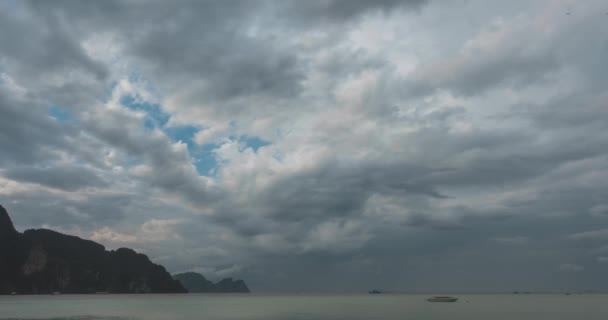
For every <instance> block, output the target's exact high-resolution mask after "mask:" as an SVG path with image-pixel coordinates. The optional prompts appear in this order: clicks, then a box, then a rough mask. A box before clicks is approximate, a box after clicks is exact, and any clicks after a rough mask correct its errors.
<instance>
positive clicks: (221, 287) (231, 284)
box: [173, 272, 250, 293]
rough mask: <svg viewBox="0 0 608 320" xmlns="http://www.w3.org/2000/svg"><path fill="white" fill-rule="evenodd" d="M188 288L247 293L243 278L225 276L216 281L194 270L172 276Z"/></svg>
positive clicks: (204, 290)
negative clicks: (235, 278) (236, 278)
mask: <svg viewBox="0 0 608 320" xmlns="http://www.w3.org/2000/svg"><path fill="white" fill-rule="evenodd" d="M173 278H174V279H176V280H179V282H181V284H182V285H183V286H184V287H186V289H188V292H197V293H249V292H250V291H249V288H248V287H247V285H246V284H245V281H243V280H232V278H225V279H222V280H220V281H219V282H218V283H215V284H214V283H213V282H211V281H209V280H207V279H206V278H205V277H204V276H203V275H202V274H199V273H196V272H186V273H180V274H176V275H174V276H173Z"/></svg>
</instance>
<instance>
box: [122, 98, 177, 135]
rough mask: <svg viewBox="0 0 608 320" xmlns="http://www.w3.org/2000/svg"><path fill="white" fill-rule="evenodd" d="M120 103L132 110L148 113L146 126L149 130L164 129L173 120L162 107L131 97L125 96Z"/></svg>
mask: <svg viewBox="0 0 608 320" xmlns="http://www.w3.org/2000/svg"><path fill="white" fill-rule="evenodd" d="M120 103H121V104H122V105H124V106H126V107H127V108H129V109H131V110H137V111H144V112H145V113H146V119H145V120H144V124H145V126H146V128H148V129H154V128H160V127H163V126H164V125H165V124H167V122H168V121H169V119H170V118H171V116H170V115H169V114H167V113H165V112H163V111H162V110H161V108H160V105H158V104H152V103H147V102H141V101H139V100H138V99H137V98H136V97H133V96H131V95H126V96H123V97H122V98H121V99H120Z"/></svg>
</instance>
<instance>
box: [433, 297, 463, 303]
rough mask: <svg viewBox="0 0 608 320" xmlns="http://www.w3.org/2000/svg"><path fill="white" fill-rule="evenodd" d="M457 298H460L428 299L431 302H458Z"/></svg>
mask: <svg viewBox="0 0 608 320" xmlns="http://www.w3.org/2000/svg"><path fill="white" fill-rule="evenodd" d="M457 300H458V298H454V297H432V298H428V299H427V301H429V302H456V301H457Z"/></svg>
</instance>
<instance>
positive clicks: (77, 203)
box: [0, 191, 133, 231]
mask: <svg viewBox="0 0 608 320" xmlns="http://www.w3.org/2000/svg"><path fill="white" fill-rule="evenodd" d="M0 201H2V203H3V206H5V207H6V208H7V210H8V211H9V212H10V213H11V216H12V217H13V220H14V222H15V224H16V225H17V226H18V227H21V228H37V227H40V226H42V225H49V226H52V227H59V228H72V227H78V228H85V229H91V228H95V227H100V226H107V225H116V224H118V223H120V222H121V221H124V218H125V217H126V215H127V213H128V211H133V207H131V206H130V203H131V202H132V201H133V197H132V196H131V195H128V194H106V195H103V194H98V195H90V196H88V197H86V198H82V199H69V198H65V197H62V196H59V195H56V194H53V193H49V192H46V191H29V192H18V193H14V194H11V195H10V196H7V195H0ZM22 231H23V230H22Z"/></svg>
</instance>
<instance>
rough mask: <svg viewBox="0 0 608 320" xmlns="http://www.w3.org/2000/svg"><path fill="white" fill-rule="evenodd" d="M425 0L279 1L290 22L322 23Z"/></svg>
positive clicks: (416, 6)
mask: <svg viewBox="0 0 608 320" xmlns="http://www.w3.org/2000/svg"><path fill="white" fill-rule="evenodd" d="M426 2H427V1H426V0H380V1H372V0H354V1H351V0H321V1H297V0H290V1H284V2H282V3H281V2H279V3H278V5H279V6H284V10H285V12H286V13H287V14H288V17H289V18H290V19H292V20H290V22H291V23H293V22H294V20H295V21H297V22H300V23H306V24H311V25H314V24H316V23H319V22H324V23H344V22H347V21H348V20H350V19H353V18H357V17H359V16H360V15H363V14H365V13H369V12H378V11H379V12H383V13H387V12H391V11H392V10H395V9H419V8H420V7H422V6H423V5H424V4H425V3H426Z"/></svg>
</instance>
